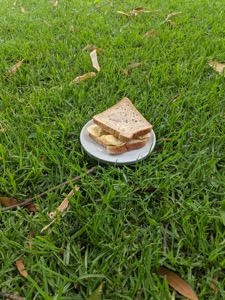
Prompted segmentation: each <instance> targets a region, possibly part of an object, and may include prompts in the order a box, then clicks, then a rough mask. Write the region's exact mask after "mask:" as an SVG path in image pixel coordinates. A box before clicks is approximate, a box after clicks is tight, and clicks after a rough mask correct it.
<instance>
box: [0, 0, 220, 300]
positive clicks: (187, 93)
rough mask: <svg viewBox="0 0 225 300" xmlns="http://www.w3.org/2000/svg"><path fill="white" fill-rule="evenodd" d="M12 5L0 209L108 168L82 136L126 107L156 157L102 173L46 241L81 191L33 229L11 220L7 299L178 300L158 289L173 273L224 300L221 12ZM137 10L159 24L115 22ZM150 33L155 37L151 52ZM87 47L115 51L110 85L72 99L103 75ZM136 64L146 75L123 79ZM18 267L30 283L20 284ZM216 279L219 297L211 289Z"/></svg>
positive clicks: (206, 295)
mask: <svg viewBox="0 0 225 300" xmlns="http://www.w3.org/2000/svg"><path fill="white" fill-rule="evenodd" d="M2 2H3V3H2V4H1V6H0V15H1V27H0V42H1V47H0V55H1V64H0V124H1V127H0V128H3V129H5V130H2V132H0V195H1V196H8V197H14V198H17V199H19V200H20V201H22V200H24V199H26V198H28V197H32V196H34V195H36V194H38V193H41V192H43V191H45V190H47V189H49V188H51V187H53V186H55V185H57V184H59V183H61V182H63V181H65V180H66V179H68V178H72V177H75V176H77V175H80V174H82V173H84V172H85V171H86V170H87V169H88V168H91V167H93V166H97V165H98V163H97V162H96V161H95V160H94V159H92V158H91V157H89V156H88V155H87V154H85V152H84V151H83V149H82V147H81V144H80V141H79V134H80V131H81V129H82V127H83V126H84V124H85V123H86V122H87V121H88V120H90V119H91V118H92V116H93V115H94V114H96V113H99V112H101V111H102V110H104V109H106V108H108V107H109V106H111V105H112V104H114V103H116V102H117V101H118V100H120V99H122V97H124V96H127V97H129V98H130V99H131V100H132V102H133V103H134V104H135V106H136V107H137V108H138V109H139V111H140V112H141V113H142V114H143V115H144V116H145V117H146V118H147V119H148V120H150V122H151V123H152V124H153V126H154V131H155V133H156V136H157V144H156V148H155V150H154V152H153V153H152V154H151V155H150V156H149V157H148V158H147V159H146V160H144V161H143V162H139V163H137V164H136V165H134V166H124V167H117V166H108V165H103V164H99V166H98V168H97V171H96V172H95V174H91V175H89V176H85V177H83V178H82V180H81V181H80V182H79V183H78V185H79V186H80V191H79V192H78V193H76V195H75V196H74V197H71V198H70V208H69V210H67V211H66V213H65V216H64V217H61V216H58V217H57V221H56V222H55V223H54V225H53V226H52V231H51V232H50V233H48V231H46V232H43V233H40V231H41V229H42V228H43V227H44V226H45V225H47V224H48V223H49V217H48V215H47V213H48V212H51V211H54V210H55V209H56V208H57V207H58V206H59V204H60V203H61V201H62V200H63V198H64V197H65V195H66V194H67V193H68V192H69V191H70V190H71V186H66V187H64V188H61V189H58V190H56V191H54V192H51V193H48V195H47V196H46V197H43V198H41V199H38V200H37V204H38V207H39V210H38V212H36V213H35V215H32V214H31V213H28V212H27V211H26V210H24V209H23V208H21V209H18V210H16V211H0V220H1V221H0V241H1V246H0V291H2V292H5V293H11V294H19V295H21V296H23V297H26V299H55V300H56V299H57V300H60V299H62V300H69V299H71V300H72V299H73V300H75V299H86V298H87V297H88V296H89V295H90V294H91V292H93V291H94V290H95V289H96V288H97V287H98V286H99V285H100V284H101V283H102V282H104V288H103V295H102V299H112V300H115V299H129V300H131V299H132V300H134V299H135V298H136V297H137V298H136V299H160V300H162V299H172V298H171V297H172V296H171V295H172V290H171V289H170V288H169V287H168V284H167V283H166V281H165V280H163V279H162V278H161V277H159V276H158V275H157V270H158V268H159V267H160V266H164V267H166V268H168V269H170V270H172V271H174V272H175V273H176V274H179V275H180V276H181V277H182V278H183V279H184V280H186V281H187V282H188V283H189V284H190V285H191V286H192V287H193V289H194V290H195V291H196V293H197V295H198V296H199V299H204V300H205V299H224V298H225V292H224V285H225V279H224V278H225V259H224V254H225V242H224V237H225V231H224V225H223V223H222V220H221V218H220V214H219V208H220V203H221V201H222V200H223V199H224V197H225V196H224V195H225V180H224V178H225V146H224V145H225V135H224V132H225V131H224V128H225V113H224V107H225V98H224V89H225V82H224V77H222V76H219V75H217V74H216V73H215V72H214V71H213V70H212V69H211V68H210V67H209V66H208V64H207V62H208V61H210V60H218V61H222V60H224V59H225V56H224V48H225V30H224V26H223V24H224V13H225V11H224V6H223V1H215V0H213V1H206V0H204V1H203V0H196V1H180V2H179V1H175V0H168V1H151V3H150V2H149V1H144V0H140V1H136V0H134V1H130V0H127V1H113V6H110V5H109V3H110V1H106V0H105V1H69V0H67V1H60V0H59V3H58V5H57V6H53V5H52V4H51V3H50V2H48V1H47V0H40V1H34V0H29V1H28V0H24V1H23V2H19V1H16V4H15V5H14V4H13V3H14V2H15V1H14V0H13V1H11V0H9V1H2ZM21 5H23V7H24V9H25V13H22V12H21V9H20V6H21ZM99 6H101V7H100V8H99V9H97V8H98V7H99ZM140 6H143V7H145V8H146V9H161V12H159V13H154V14H140V15H138V16H137V17H133V18H127V17H125V16H121V15H119V14H117V13H116V11H118V10H121V11H125V12H129V11H130V10H132V9H134V8H136V7H140ZM177 11H181V12H182V14H180V15H177V16H175V17H173V18H172V20H173V21H175V22H176V26H172V27H171V26H169V25H168V24H167V23H165V22H164V20H165V18H166V16H167V15H168V14H169V13H171V12H177ZM70 26H74V28H75V30H74V32H73V31H70V30H69V28H70ZM152 29H154V30H157V31H158V34H157V35H155V36H152V37H150V38H149V39H145V38H142V37H143V35H144V34H145V33H146V32H147V31H150V30H152ZM87 44H94V45H96V46H98V47H100V48H103V49H105V52H104V53H101V54H99V55H98V58H99V64H100V66H101V71H100V72H99V73H98V74H97V76H96V77H95V78H92V79H89V80H87V81H84V82H82V83H81V84H78V85H69V83H70V81H71V80H73V79H74V78H75V77H76V76H79V75H83V74H84V73H87V72H90V71H94V69H93V67H92V65H91V60H90V57H89V53H88V52H85V51H82V49H83V48H84V47H85V46H86V45H87ZM21 59H24V61H23V64H22V65H21V67H20V68H19V69H18V70H17V72H16V73H15V74H14V75H13V76H12V77H8V76H7V72H8V70H9V69H10V68H11V67H12V66H13V65H14V64H15V63H16V62H18V61H19V60H21ZM136 62H144V64H143V66H141V68H136V69H132V70H131V72H130V74H129V75H128V76H126V75H124V74H123V73H122V70H124V69H126V68H127V67H128V65H129V64H131V63H136ZM178 93H179V95H180V96H179V97H178V98H177V99H176V101H174V102H171V103H169V101H170V100H171V99H172V98H173V97H174V96H175V95H176V94H178ZM151 187H154V188H156V190H155V191H148V188H151ZM30 232H33V233H34V238H33V239H32V244H33V249H32V250H30V249H29V247H28V243H29V234H30ZM165 234H166V235H167V239H166V243H167V247H166V250H167V251H166V253H164V251H163V238H164V237H165ZM18 259H23V262H24V265H25V267H26V269H27V271H28V273H29V277H27V278H23V277H22V276H21V275H20V274H19V272H18V271H17V269H16V266H15V262H16V260H18ZM215 274H218V283H217V284H216V285H217V288H218V292H217V294H215V293H214V291H213V290H212V288H211V287H210V285H211V284H212V283H213V277H214V275H215ZM176 299H184V298H182V297H181V296H179V294H176Z"/></svg>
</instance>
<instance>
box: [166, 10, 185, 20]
mask: <svg viewBox="0 0 225 300" xmlns="http://www.w3.org/2000/svg"><path fill="white" fill-rule="evenodd" d="M180 14H182V11H177V12H173V13H170V14H168V16H167V17H166V21H167V20H169V19H170V18H172V17H175V16H177V15H180Z"/></svg>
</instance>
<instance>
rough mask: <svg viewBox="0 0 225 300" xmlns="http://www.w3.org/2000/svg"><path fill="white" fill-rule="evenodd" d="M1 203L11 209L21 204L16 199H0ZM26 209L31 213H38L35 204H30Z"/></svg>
mask: <svg viewBox="0 0 225 300" xmlns="http://www.w3.org/2000/svg"><path fill="white" fill-rule="evenodd" d="M0 203H1V204H3V205H4V206H5V207H9V206H11V205H15V204H18V203H20V202H19V201H18V200H16V199H14V198H9V197H0ZM25 208H26V209H27V210H29V211H37V209H36V207H35V206H34V205H33V204H29V205H27V206H26V207H25Z"/></svg>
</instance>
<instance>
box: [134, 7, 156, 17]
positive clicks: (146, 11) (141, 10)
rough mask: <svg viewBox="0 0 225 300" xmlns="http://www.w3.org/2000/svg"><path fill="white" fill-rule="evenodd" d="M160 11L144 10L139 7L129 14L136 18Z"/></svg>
mask: <svg viewBox="0 0 225 300" xmlns="http://www.w3.org/2000/svg"><path fill="white" fill-rule="evenodd" d="M160 11H161V10H160V9H158V10H144V9H143V8H142V7H139V8H135V9H133V10H132V11H131V12H130V14H131V15H135V16H137V15H138V14H140V13H156V12H160Z"/></svg>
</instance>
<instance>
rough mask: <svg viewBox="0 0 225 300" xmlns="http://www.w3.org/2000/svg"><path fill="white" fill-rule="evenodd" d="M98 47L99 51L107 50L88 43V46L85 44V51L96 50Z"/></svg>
mask: <svg viewBox="0 0 225 300" xmlns="http://www.w3.org/2000/svg"><path fill="white" fill-rule="evenodd" d="M95 49H96V51H97V52H105V50H104V49H102V48H98V47H96V46H95V45H87V46H85V47H84V48H83V51H91V52H92V51H93V50H95Z"/></svg>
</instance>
